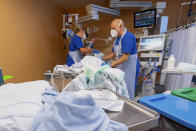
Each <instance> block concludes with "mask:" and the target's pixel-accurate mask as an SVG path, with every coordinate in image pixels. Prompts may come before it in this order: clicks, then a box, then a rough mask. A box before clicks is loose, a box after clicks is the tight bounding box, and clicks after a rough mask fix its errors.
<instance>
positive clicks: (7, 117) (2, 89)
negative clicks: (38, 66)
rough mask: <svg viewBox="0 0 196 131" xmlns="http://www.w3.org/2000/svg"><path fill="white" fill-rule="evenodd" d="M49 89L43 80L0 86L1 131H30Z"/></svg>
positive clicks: (48, 85)
mask: <svg viewBox="0 0 196 131" xmlns="http://www.w3.org/2000/svg"><path fill="white" fill-rule="evenodd" d="M49 87H50V84H49V82H47V81H43V80H40V81H32V82H25V83H18V84H5V85H3V86H0V131H28V130H29V128H30V127H31V125H32V123H33V117H34V116H35V114H36V113H37V112H38V111H39V110H40V109H41V108H42V106H43V105H42V93H43V92H44V91H45V88H49Z"/></svg>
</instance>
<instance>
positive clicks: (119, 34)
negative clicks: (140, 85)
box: [102, 19, 138, 99]
mask: <svg viewBox="0 0 196 131" xmlns="http://www.w3.org/2000/svg"><path fill="white" fill-rule="evenodd" d="M111 36H112V37H114V38H115V41H114V45H113V49H112V53H110V54H109V55H108V56H103V57H102V59H103V60H109V59H112V58H113V57H116V60H115V61H114V62H113V63H112V64H111V65H110V66H111V67H117V68H119V69H121V70H123V71H124V72H125V82H126V84H127V89H128V93H129V97H130V99H133V98H134V93H135V82H136V65H137V63H138V62H137V61H138V57H137V46H136V38H135V36H134V35H133V34H132V33H131V32H129V31H127V29H126V28H125V27H124V23H123V21H122V19H115V20H113V21H112V23H111Z"/></svg>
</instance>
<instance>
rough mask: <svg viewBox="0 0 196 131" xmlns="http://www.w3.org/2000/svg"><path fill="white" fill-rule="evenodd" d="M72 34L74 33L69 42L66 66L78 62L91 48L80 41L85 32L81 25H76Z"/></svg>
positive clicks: (84, 37) (84, 36) (83, 37)
mask: <svg viewBox="0 0 196 131" xmlns="http://www.w3.org/2000/svg"><path fill="white" fill-rule="evenodd" d="M74 34H75V35H74V36H73V37H72V39H71V42H70V43H69V54H68V56H67V61H66V64H67V65H68V66H71V65H72V64H74V63H78V62H80V60H81V59H82V57H83V55H84V54H86V53H91V52H92V49H91V48H85V47H84V44H83V43H82V39H86V33H85V29H84V28H83V27H82V26H81V25H77V26H76V28H75V29H74Z"/></svg>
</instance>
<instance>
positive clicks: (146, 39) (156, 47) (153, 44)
mask: <svg viewBox="0 0 196 131" xmlns="http://www.w3.org/2000/svg"><path fill="white" fill-rule="evenodd" d="M164 44H165V35H151V36H143V37H141V38H140V43H139V49H138V50H139V51H161V50H163V49H164Z"/></svg>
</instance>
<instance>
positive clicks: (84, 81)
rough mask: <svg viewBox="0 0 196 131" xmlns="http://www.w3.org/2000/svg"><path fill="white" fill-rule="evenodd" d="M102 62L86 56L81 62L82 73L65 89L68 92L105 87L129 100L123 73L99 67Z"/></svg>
mask: <svg viewBox="0 0 196 131" xmlns="http://www.w3.org/2000/svg"><path fill="white" fill-rule="evenodd" d="M102 62H103V61H102V60H101V59H99V58H96V57H93V56H86V57H84V58H83V59H82V60H81V63H82V65H83V66H84V73H81V74H80V75H78V76H77V77H76V78H75V79H73V80H72V81H71V82H70V83H69V84H68V85H67V86H66V87H65V90H68V91H78V90H81V89H89V88H90V89H93V88H97V87H105V88H108V89H110V90H112V91H114V92H117V93H118V94H121V95H122V96H124V97H127V98H129V94H128V90H127V86H126V83H125V80H124V76H125V73H124V72H123V71H122V70H120V69H117V68H110V67H109V66H107V65H106V66H101V63H102Z"/></svg>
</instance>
